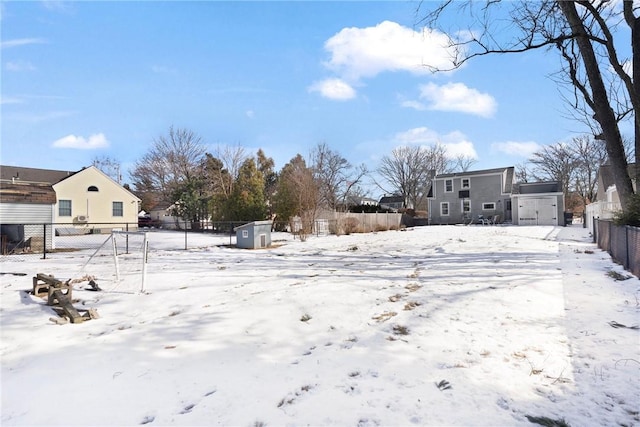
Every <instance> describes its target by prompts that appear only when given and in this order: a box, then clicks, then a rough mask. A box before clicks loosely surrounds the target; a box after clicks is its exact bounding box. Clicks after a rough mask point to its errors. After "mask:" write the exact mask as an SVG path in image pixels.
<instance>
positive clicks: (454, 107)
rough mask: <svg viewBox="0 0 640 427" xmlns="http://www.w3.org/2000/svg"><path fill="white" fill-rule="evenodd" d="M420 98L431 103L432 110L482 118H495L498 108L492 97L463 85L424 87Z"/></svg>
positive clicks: (429, 84) (431, 85) (421, 89)
mask: <svg viewBox="0 0 640 427" xmlns="http://www.w3.org/2000/svg"><path fill="white" fill-rule="evenodd" d="M420 98H421V99H425V100H427V101H429V103H430V104H429V109H431V110H438V111H459V112H463V113H469V114H475V115H478V116H482V117H491V116H493V114H494V113H495V112H496V108H497V103H496V101H495V99H494V98H493V97H492V96H491V95H488V94H486V93H480V92H478V91H477V90H476V89H471V88H469V87H467V86H466V85H464V84H463V83H447V84H445V85H443V86H438V85H436V84H434V83H428V84H426V85H422V86H421V87H420Z"/></svg>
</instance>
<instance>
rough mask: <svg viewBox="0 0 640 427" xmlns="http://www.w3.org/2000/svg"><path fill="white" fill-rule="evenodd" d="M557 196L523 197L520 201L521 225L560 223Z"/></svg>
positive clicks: (519, 220)
mask: <svg viewBox="0 0 640 427" xmlns="http://www.w3.org/2000/svg"><path fill="white" fill-rule="evenodd" d="M557 212H558V209H557V206H556V198H555V197H552V196H549V197H536V198H521V199H520V200H519V202H518V224H519V225H558V214H557Z"/></svg>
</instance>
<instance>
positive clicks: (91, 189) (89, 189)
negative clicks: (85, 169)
mask: <svg viewBox="0 0 640 427" xmlns="http://www.w3.org/2000/svg"><path fill="white" fill-rule="evenodd" d="M87 191H96V192H97V191H98V187H96V186H95V185H92V186H90V187H89V188H87Z"/></svg>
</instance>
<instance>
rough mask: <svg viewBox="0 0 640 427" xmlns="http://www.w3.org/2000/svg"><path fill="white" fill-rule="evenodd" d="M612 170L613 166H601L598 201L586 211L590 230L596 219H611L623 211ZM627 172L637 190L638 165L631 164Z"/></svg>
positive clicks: (598, 181) (588, 206) (599, 170)
mask: <svg viewBox="0 0 640 427" xmlns="http://www.w3.org/2000/svg"><path fill="white" fill-rule="evenodd" d="M611 168H612V166H611V165H608V164H607V165H601V166H600V168H599V169H598V180H597V187H598V192H597V194H596V200H595V201H594V202H593V203H590V204H589V205H587V207H586V209H585V217H586V221H587V224H586V225H587V227H589V229H593V228H592V226H593V220H594V219H596V218H599V219H611V218H613V216H614V215H615V213H616V212H617V211H619V210H620V209H621V206H620V197H619V196H618V190H617V188H616V184H615V182H614V181H613V171H612V170H611ZM627 171H628V173H629V175H630V176H631V177H632V184H633V189H634V190H636V189H637V188H638V187H637V182H636V180H635V179H633V177H634V176H636V173H635V172H636V164H635V163H630V164H629V165H628V170H627Z"/></svg>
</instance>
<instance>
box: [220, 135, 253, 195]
mask: <svg viewBox="0 0 640 427" xmlns="http://www.w3.org/2000/svg"><path fill="white" fill-rule="evenodd" d="M215 156H216V158H217V159H219V160H220V162H221V163H222V168H220V169H219V170H218V172H219V174H218V176H215V177H213V178H214V179H216V180H217V182H216V185H217V186H220V188H222V192H223V194H224V195H225V196H227V197H229V196H230V195H231V193H233V183H234V181H235V179H236V178H237V177H238V173H239V172H240V168H241V167H242V165H243V164H244V162H245V161H246V160H247V159H248V158H249V156H248V154H247V152H246V150H245V149H244V148H243V147H241V146H240V145H236V146H228V145H225V146H218V147H217V148H216V151H215ZM228 177H231V179H228Z"/></svg>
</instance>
